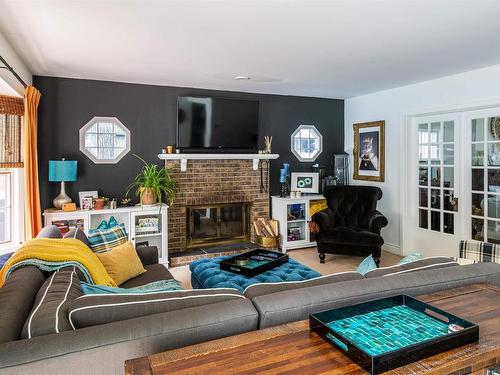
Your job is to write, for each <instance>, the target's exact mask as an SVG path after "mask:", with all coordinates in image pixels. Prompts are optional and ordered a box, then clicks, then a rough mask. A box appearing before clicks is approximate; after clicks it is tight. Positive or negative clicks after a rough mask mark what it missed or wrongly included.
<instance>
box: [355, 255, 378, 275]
mask: <svg viewBox="0 0 500 375" xmlns="http://www.w3.org/2000/svg"><path fill="white" fill-rule="evenodd" d="M375 269H377V264H376V263H375V261H374V260H373V257H372V256H371V255H368V256H367V257H366V258H365V259H363V261H362V262H361V263H360V264H359V266H358V268H356V271H357V272H358V273H360V274H362V275H364V274H365V273H367V272H369V271H371V270H375Z"/></svg>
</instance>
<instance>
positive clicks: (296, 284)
mask: <svg viewBox="0 0 500 375" xmlns="http://www.w3.org/2000/svg"><path fill="white" fill-rule="evenodd" d="M360 279H363V275H361V274H360V273H358V272H356V271H347V272H339V273H334V274H331V275H325V276H319V277H315V278H313V279H309V280H303V281H284V282H279V283H259V284H252V285H250V286H248V287H247V288H246V289H245V291H244V294H245V297H247V298H254V297H257V296H263V295H265V294H271V293H277V292H281V291H283V290H292V289H301V288H307V287H310V286H314V285H324V284H334V283H338V282H342V281H351V280H360Z"/></svg>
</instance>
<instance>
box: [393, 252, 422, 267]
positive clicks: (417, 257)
mask: <svg viewBox="0 0 500 375" xmlns="http://www.w3.org/2000/svg"><path fill="white" fill-rule="evenodd" d="M420 259H424V256H423V255H422V254H420V253H411V254H410V255H407V256H405V257H404V258H403V259H401V260H400V261H399V262H398V264H406V263H411V262H415V261H416V260H420Z"/></svg>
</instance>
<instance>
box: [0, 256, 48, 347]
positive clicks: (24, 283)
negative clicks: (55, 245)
mask: <svg viewBox="0 0 500 375" xmlns="http://www.w3.org/2000/svg"><path fill="white" fill-rule="evenodd" d="M44 281H45V275H44V273H43V272H42V271H40V270H39V269H38V268H36V267H34V266H26V267H21V268H18V269H16V270H15V271H14V272H12V274H11V275H10V276H9V277H8V278H7V280H6V281H5V284H4V285H3V286H2V288H0V343H4V342H9V341H13V340H18V339H19V337H20V335H21V330H22V329H23V325H24V322H25V321H26V318H27V317H28V315H29V314H30V312H31V309H32V307H33V303H34V301H35V296H36V294H37V292H38V290H39V289H40V287H41V286H42V284H43V283H44Z"/></svg>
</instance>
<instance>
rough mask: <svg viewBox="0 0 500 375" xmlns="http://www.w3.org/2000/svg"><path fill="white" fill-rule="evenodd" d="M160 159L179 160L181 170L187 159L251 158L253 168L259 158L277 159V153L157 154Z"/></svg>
mask: <svg viewBox="0 0 500 375" xmlns="http://www.w3.org/2000/svg"><path fill="white" fill-rule="evenodd" d="M158 158H160V159H161V160H180V162H181V172H185V171H186V170H187V162H188V160H252V161H253V169H254V170H257V169H258V168H259V161H260V160H272V159H278V158H279V154H159V155H158Z"/></svg>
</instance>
